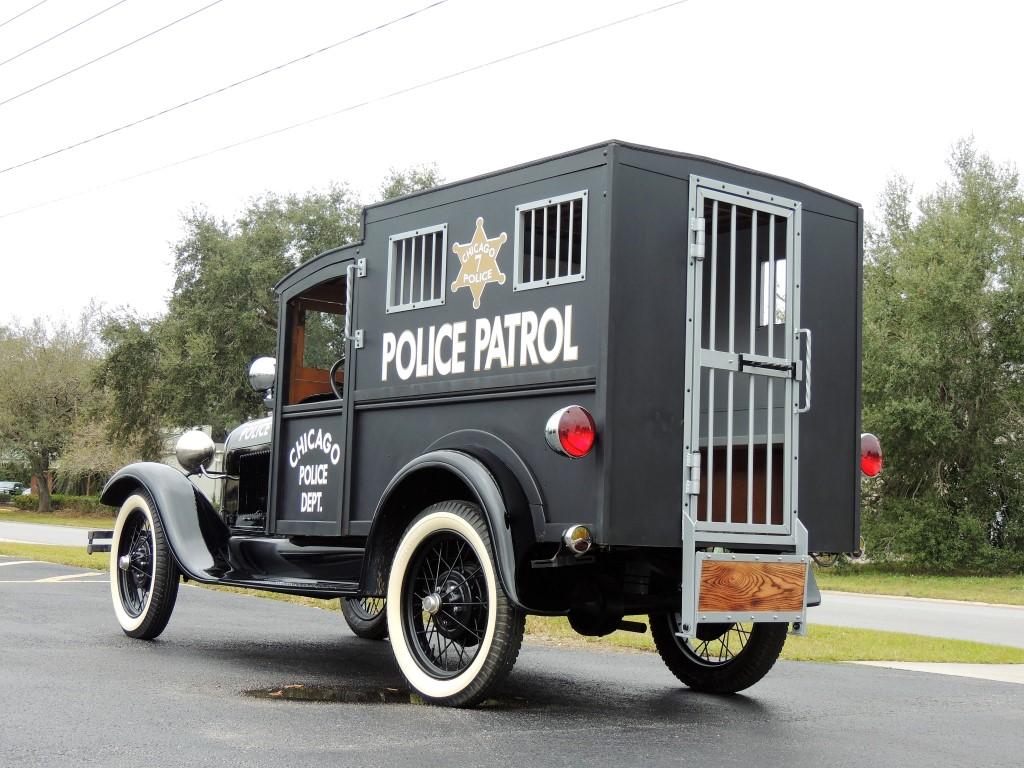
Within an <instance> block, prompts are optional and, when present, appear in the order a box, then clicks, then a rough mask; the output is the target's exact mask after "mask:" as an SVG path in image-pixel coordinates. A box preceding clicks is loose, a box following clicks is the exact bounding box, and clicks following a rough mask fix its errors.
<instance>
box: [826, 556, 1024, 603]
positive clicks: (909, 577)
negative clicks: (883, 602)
mask: <svg viewBox="0 0 1024 768" xmlns="http://www.w3.org/2000/svg"><path fill="white" fill-rule="evenodd" d="M814 577H815V579H816V580H817V582H818V586H819V587H820V588H821V589H835V590H840V591H842V592H863V593H868V594H873V595H898V596H901V597H934V598H941V599H944V600H970V601H974V602H979V603H1005V604H1007V605H1024V575H1018V576H931V575H922V574H914V573H900V572H899V571H893V570H885V569H882V568H879V567H878V566H871V565H853V566H844V567H841V568H816V569H815V571H814Z"/></svg>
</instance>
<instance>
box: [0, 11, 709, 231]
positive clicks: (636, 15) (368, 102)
mask: <svg viewBox="0 0 1024 768" xmlns="http://www.w3.org/2000/svg"><path fill="white" fill-rule="evenodd" d="M687 2H689V0H675V2H672V3H666V4H665V5H660V6H658V7H656V8H650V9H648V10H646V11H641V12H640V13H634V14H632V15H630V16H625V17H623V18H621V19H616V20H615V21H610V22H607V23H605V24H600V25H598V26H596V27H590V28H589V29H585V30H583V31H581V32H575V33H573V34H571V35H566V36H565V37H560V38H558V39H556V40H550V41H548V42H546V43H541V44H540V45H535V46H533V47H531V48H525V49H523V50H521V51H517V52H515V53H510V54H507V55H505V56H499V57H498V58H496V59H491V60H490V61H485V62H483V63H481V64H475V65H473V66H471V67H466V68H465V69H460V70H457V71H455V72H450V73H449V74H447V75H441V76H440V77H435V78H433V79H431V80H424V81H422V82H420V83H417V84H415V85H410V86H407V87H405V88H400V89H399V90H397V91H391V92H390V93H387V94H384V95H383V96H376V97H374V98H372V99H367V100H366V101H361V102H358V103H356V104H350V105H348V106H347V107H342V108H341V109H336V110H334V111H332V112H327V113H324V114H322V115H317V116H316V117H311V118H308V119H306V120H301V121H299V122H297V123H291V124H290V125H286V126H283V127H281V128H275V129H274V130H272V131H267V132H266V133H261V134H258V135H256V136H250V137H249V138H247V139H241V140H239V141H235V142H232V143H231V144H225V145H223V146H221V147H217V148H215V149H211V150H208V151H206V152H200V153H199V154H197V155H191V156H189V157H184V158H181V159H180V160H175V161H173V162H170V163H166V164H165V165H160V166H157V167H155V168H149V169H148V170H145V171H140V172H139V173H134V174H132V175H130V176H124V177H122V178H120V179H115V180H113V181H108V182H106V183H105V184H100V185H98V186H95V187H92V188H91V189H85V190H81V191H79V192H73V193H71V194H69V195H64V196H62V197H56V198H52V199H50V200H44V201H43V202H40V203H35V204H33V205H28V206H25V207H24V208H18V209H17V210H14V211H8V212H7V213H3V214H0V219H6V218H8V217H10V216H16V215H17V214H19V213H25V212H26V211H32V210H35V209H36V208H43V207H45V206H48V205H53V204H55V203H61V202H64V201H65V200H71V199H72V198H75V197H81V196H82V195H88V194H91V193H93V192H99V191H100V190H104V189H108V188H110V187H113V186H117V185H118V184H124V183H126V182H129V181H134V180H135V179H141V178H142V177H144V176H151V175H152V174H154V173H160V172H161V171H167V170H170V169H171V168H177V167H178V166H180V165H185V164H187V163H191V162H194V161H196V160H202V159H204V158H207V157H211V156H212V155H216V154H219V153H221V152H226V151H228V150H230V149H236V148H238V147H241V146H244V145H246V144H252V143H253V142H256V141H261V140H263V139H268V138H270V137H272V136H277V135H279V134H282V133H286V132H288V131H292V130H295V129H296V128H303V127H305V126H307V125H312V124H313V123H317V122H320V121H321V120H327V119H328V118H331V117H336V116H338V115H341V114H344V113H346V112H353V111H355V110H357V109H362V108H363V107H368V106H370V105H373V104H379V103H380V102H382V101H387V100H389V99H393V98H396V97H398V96H402V95H404V94H407V93H412V92H413V91H418V90H420V89H422V88H427V87H429V86H432V85H437V84H438V83H443V82H445V81H447V80H452V79H454V78H457V77H461V76H462V75H467V74H470V73H471V72H478V71H479V70H481V69H486V68H488V67H492V66H495V65H497V64H502V63H504V62H506V61H511V60H513V59H518V58H521V57H523V56H528V55H529V54H531V53H536V52H537V51H542V50H544V49H546V48H552V47H554V46H556V45H561V44H563V43H567V42H569V41H571V40H576V39H578V38H581V37H585V36H587V35H591V34H594V33H595V32H601V31H603V30H605V29H610V28H611V27H616V26H618V25H620V24H625V23H627V22H630V21H635V20H636V19H639V18H643V17H644V16H651V15H653V14H655V13H660V12H661V11H665V10H668V9H669V8H674V7H676V6H679V5H684V4H685V3H687Z"/></svg>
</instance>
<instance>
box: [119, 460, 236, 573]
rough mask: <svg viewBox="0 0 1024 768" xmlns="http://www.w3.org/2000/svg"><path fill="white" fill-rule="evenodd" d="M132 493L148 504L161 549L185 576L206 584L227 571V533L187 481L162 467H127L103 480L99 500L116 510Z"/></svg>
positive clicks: (221, 521)
mask: <svg viewBox="0 0 1024 768" xmlns="http://www.w3.org/2000/svg"><path fill="white" fill-rule="evenodd" d="M138 488H143V489H145V490H146V492H147V493H148V494H149V495H150V497H151V498H152V499H153V502H154V503H155V505H156V509H155V510H154V511H155V513H156V514H158V515H160V523H161V525H163V528H164V533H166V535H167V544H168V546H169V547H170V549H171V552H172V553H173V555H174V559H175V560H176V561H177V563H178V567H179V568H180V569H181V571H182V572H183V573H184V574H185V575H186V576H188V577H189V578H191V579H195V580H196V581H205V582H212V581H217V580H218V579H219V578H220V577H221V576H222V575H223V574H224V573H226V572H227V570H228V536H229V532H228V528H227V526H226V525H224V521H223V520H221V518H220V515H218V514H217V512H216V510H214V508H213V506H212V505H211V504H210V502H209V501H208V500H207V499H206V497H205V496H204V495H203V494H202V493H200V492H199V490H198V489H197V488H196V487H195V486H194V485H192V481H191V480H189V479H188V478H187V477H185V475H183V474H182V473H181V472H179V471H178V470H176V469H174V468H173V467H169V466H167V465H166V464H158V463H156V462H148V461H147V462H139V463H137V464H129V465H128V466H127V467H124V468H122V469H119V470H118V471H117V472H116V473H115V474H114V476H113V477H111V478H110V480H108V481H107V484H106V485H105V486H104V487H103V492H102V493H101V494H100V501H101V502H103V503H104V504H109V505H110V506H112V507H118V506H120V505H121V504H123V503H124V500H125V499H127V498H128V497H129V496H131V495H132V493H134V492H135V491H136V489H138Z"/></svg>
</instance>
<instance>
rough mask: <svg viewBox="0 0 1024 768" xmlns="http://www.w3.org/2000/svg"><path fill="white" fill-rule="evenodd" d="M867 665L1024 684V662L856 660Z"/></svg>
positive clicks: (855, 662)
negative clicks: (977, 662)
mask: <svg viewBox="0 0 1024 768" xmlns="http://www.w3.org/2000/svg"><path fill="white" fill-rule="evenodd" d="M852 663H854V664H862V665H864V666H866V667H886V668H888V669H902V670H905V671H908V672H930V673H932V674H936V675H953V676H955V677H973V678H975V679H977V680H995V681H997V682H1000V683H1019V684H1024V664H944V663H937V662H912V661H854V662H852Z"/></svg>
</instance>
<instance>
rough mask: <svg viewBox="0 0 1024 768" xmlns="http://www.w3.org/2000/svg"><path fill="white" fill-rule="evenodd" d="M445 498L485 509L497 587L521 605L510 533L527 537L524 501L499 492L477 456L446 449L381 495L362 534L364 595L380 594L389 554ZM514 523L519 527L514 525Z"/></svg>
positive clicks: (408, 469)
mask: <svg viewBox="0 0 1024 768" xmlns="http://www.w3.org/2000/svg"><path fill="white" fill-rule="evenodd" d="M439 485H441V486H442V487H444V490H441V489H440V488H439V487H438V486H439ZM427 489H430V492H428V490H427ZM452 494H455V495H452ZM432 496H438V498H433V497H432ZM440 497H445V498H440ZM450 498H461V499H463V500H465V501H471V502H473V503H476V504H478V505H479V506H480V508H481V509H482V510H483V511H484V517H485V518H486V520H487V525H488V529H489V531H490V534H491V545H492V547H493V549H494V552H493V554H494V561H495V565H496V566H497V570H498V577H499V579H500V580H501V585H502V587H503V588H504V590H505V594H507V595H508V597H509V599H510V600H511V601H512V602H513V603H514V604H515V605H518V606H520V607H525V606H523V605H522V603H521V602H520V599H519V594H518V590H517V588H516V546H515V542H514V532H515V533H518V536H516V537H515V538H521V539H524V540H525V539H526V538H527V537H529V538H530V539H532V528H533V524H532V520H531V516H530V509H529V504H528V503H527V502H526V497H525V495H524V494H523V491H522V489H519V490H518V494H516V493H515V489H507V493H503V492H502V488H501V487H499V484H498V480H497V479H496V477H495V475H494V474H492V473H491V471H490V470H489V469H488V468H487V466H485V464H484V463H483V462H482V461H481V460H480V458H477V457H476V456H473V455H471V454H469V453H467V452H464V451H456V450H448V449H445V450H435V451H430V452H428V453H425V454H423V455H422V456H419V457H418V458H416V459H413V460H412V461H410V462H409V463H408V464H406V465H405V466H404V467H403V468H402V469H401V470H400V471H399V472H398V474H397V475H395V477H394V478H393V479H392V480H391V482H390V483H389V484H388V487H387V488H386V489H385V491H384V493H383V494H382V495H381V499H380V502H379V503H378V505H377V509H376V511H375V513H374V517H373V524H372V527H371V528H370V532H369V534H368V536H367V546H366V552H367V557H366V559H365V561H364V563H363V578H362V584H363V591H364V592H366V593H367V594H383V593H384V589H385V586H386V584H387V578H388V574H389V572H390V569H391V555H392V554H393V553H394V551H395V548H396V547H397V546H398V541H399V539H400V538H401V536H402V534H403V533H404V532H405V529H406V527H407V526H408V524H409V522H410V521H412V519H413V518H415V516H416V515H417V514H419V512H421V511H422V510H423V509H424V508H425V507H426V506H428V505H429V504H431V503H434V502H437V501H445V500H448V499H450ZM514 519H515V520H516V521H517V522H518V523H519V524H516V525H514V524H513V521H514Z"/></svg>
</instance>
